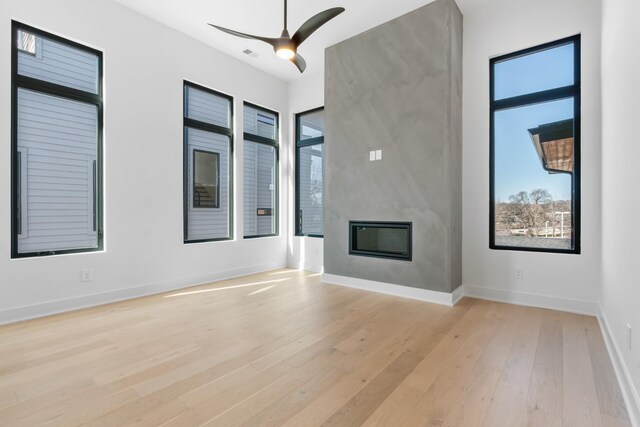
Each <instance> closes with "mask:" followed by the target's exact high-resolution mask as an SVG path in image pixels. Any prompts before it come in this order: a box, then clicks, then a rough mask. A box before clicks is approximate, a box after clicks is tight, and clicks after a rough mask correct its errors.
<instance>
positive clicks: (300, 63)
mask: <svg viewBox="0 0 640 427" xmlns="http://www.w3.org/2000/svg"><path fill="white" fill-rule="evenodd" d="M290 61H291V62H293V63H294V65H295V66H296V67H298V70H300V72H301V73H304V70H305V69H306V68H307V61H305V60H304V58H303V57H302V56H300V54H298V53H296V55H295V56H294V57H293V58H291V59H290Z"/></svg>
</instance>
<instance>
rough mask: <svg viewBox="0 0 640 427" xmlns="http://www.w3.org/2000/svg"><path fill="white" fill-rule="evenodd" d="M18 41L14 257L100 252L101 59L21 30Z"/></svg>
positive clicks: (35, 32) (16, 34)
mask: <svg viewBox="0 0 640 427" xmlns="http://www.w3.org/2000/svg"><path fill="white" fill-rule="evenodd" d="M14 41H15V44H14V49H17V52H16V54H17V56H18V69H17V72H18V76H15V77H16V78H15V79H14V82H15V84H16V86H17V88H16V91H15V98H14V99H13V106H14V112H13V114H15V119H16V120H15V125H14V132H13V135H14V140H13V147H14V150H15V151H14V153H15V155H14V156H13V163H12V170H13V174H14V177H15V179H14V181H13V182H14V186H15V187H14V195H15V197H14V198H12V212H13V218H14V221H13V237H12V256H13V257H25V256H38V255H53V254H58V253H68V252H81V251H92V250H98V249H101V248H102V212H101V209H102V194H101V193H102V182H101V178H102V175H101V173H102V172H101V171H102V164H101V157H102V156H101V132H102V129H101V111H102V98H101V97H100V96H96V94H98V93H99V92H100V90H99V87H98V86H99V78H98V76H99V68H100V66H101V65H100V61H101V60H100V58H101V57H100V55H99V54H98V53H96V52H94V51H92V50H90V49H82V48H81V47H78V46H77V45H76V44H75V43H71V42H69V43H66V42H65V41H64V40H60V39H58V38H56V40H53V38H49V36H47V35H46V33H43V32H41V31H39V30H35V29H33V30H31V29H30V30H29V31H27V30H24V29H23V28H21V24H14ZM19 77H29V78H30V79H29V80H28V81H26V82H25V79H22V78H19ZM38 83H39V84H38ZM47 83H56V84H58V85H59V87H51V86H50V85H48V84H47ZM76 89H79V90H80V91H81V92H78V91H77V90H76Z"/></svg>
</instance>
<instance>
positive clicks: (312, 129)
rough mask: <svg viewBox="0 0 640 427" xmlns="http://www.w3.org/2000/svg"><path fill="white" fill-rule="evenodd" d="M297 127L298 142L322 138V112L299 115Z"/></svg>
mask: <svg viewBox="0 0 640 427" xmlns="http://www.w3.org/2000/svg"><path fill="white" fill-rule="evenodd" d="M298 126H299V128H298V132H299V134H298V136H299V140H300V141H304V140H306V139H311V138H319V137H322V136H324V110H319V111H314V112H312V113H307V114H303V115H301V116H300V121H299V123H298Z"/></svg>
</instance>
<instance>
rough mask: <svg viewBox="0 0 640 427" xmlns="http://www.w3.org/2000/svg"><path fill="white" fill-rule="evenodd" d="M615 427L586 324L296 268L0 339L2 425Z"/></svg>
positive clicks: (609, 374)
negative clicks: (325, 279) (365, 287)
mask: <svg viewBox="0 0 640 427" xmlns="http://www.w3.org/2000/svg"><path fill="white" fill-rule="evenodd" d="M80 424H88V425H101V426H102V425H104V426H125V425H134V424H136V425H150V426H156V425H167V426H180V427H183V426H197V425H211V426H213V425H216V426H235V425H246V426H262V425H265V426H267V425H274V426H276V425H277V426H280V425H285V426H316V425H326V426H358V425H366V426H377V425H387V426H400V425H412V426H413V425H415V426H465V427H469V426H506V427H516V426H544V427H549V426H551V427H553V426H583V425H589V426H610V427H614V426H616V427H619V426H628V425H629V421H628V418H627V414H626V410H625V407H624V403H623V400H622V397H621V394H620V390H619V388H618V385H617V383H616V380H615V376H614V372H613V368H612V366H611V363H610V360H609V358H608V355H607V352H606V349H605V346H604V342H603V339H602V335H601V332H600V329H599V326H598V322H597V320H596V319H595V318H592V317H587V316H580V315H574V314H567V313H560V312H555V311H550V310H542V309H535V308H526V307H520V306H514V305H508V304H500V303H493V302H487V301H480V300H474V299H464V300H462V301H461V302H460V303H459V304H458V305H457V306H456V307H454V308H448V307H443V306H438V305H433V304H427V303H422V302H417V301H412V300H406V299H400V298H395V297H390V296H385V295H380V294H373V293H367V292H364V291H358V290H354V289H348V288H343V287H338V286H331V285H322V284H320V277H319V275H317V274H312V273H306V272H299V271H293V270H279V271H274V272H270V273H263V274H259V275H254V276H249V277H244V278H240V279H234V280H227V281H224V282H219V283H215V284H212V285H206V286H199V287H194V288H189V289H186V290H181V291H176V292H170V293H166V294H162V295H156V296H152V297H147V298H141V299H137V300H132V301H126V302H121V303H116V304H110V305H106V306H102V307H97V308H92V309H87V310H82V311H77V312H73V313H68V314H63V315H58V316H52V317H48V318H43V319H38V320H33V321H29V322H23V323H19V324H15V325H9V326H4V327H0V425H2V426H14V425H15V426H22V425H27V426H32V425H60V426H73V425H80Z"/></svg>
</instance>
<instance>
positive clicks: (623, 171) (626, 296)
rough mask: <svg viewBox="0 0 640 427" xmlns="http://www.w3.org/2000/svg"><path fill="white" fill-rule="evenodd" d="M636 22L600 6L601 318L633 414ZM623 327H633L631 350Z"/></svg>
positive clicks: (639, 10)
mask: <svg viewBox="0 0 640 427" xmlns="http://www.w3.org/2000/svg"><path fill="white" fill-rule="evenodd" d="M638 17H640V2H638V1H637V0H604V1H603V27H602V36H603V43H602V146H603V147H602V221H603V227H602V235H603V238H602V247H603V254H602V276H603V285H602V314H603V316H604V318H605V319H606V322H607V324H608V329H609V332H610V333H611V335H612V337H613V340H614V342H615V343H616V346H617V349H618V351H619V353H620V355H621V358H622V360H623V361H624V365H626V369H627V371H628V372H627V374H628V375H629V378H630V379H631V380H632V382H633V384H635V396H634V397H635V405H636V411H637V410H638V409H640V398H639V397H638V391H639V390H640V312H639V311H638V304H639V303H640V286H639V285H640V273H639V272H638V268H637V267H638V266H637V264H636V263H637V262H638V255H639V254H640V251H639V250H638V241H640V228H638V213H639V212H640V196H639V194H638V189H637V186H638V182H640V171H639V169H638V159H640V137H639V136H638V135H639V134H638V118H639V116H638V114H639V113H640V81H639V80H638V76H640V55H639V54H638V52H639V50H638V46H640V28H639V27H638ZM627 324H630V325H631V327H632V340H631V341H632V342H631V348H629V343H628V339H627ZM632 387H633V386H632ZM633 393H634V392H632V394H633ZM638 415H640V414H637V413H636V417H637V416H638ZM637 421H638V422H640V419H638V420H637Z"/></svg>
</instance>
